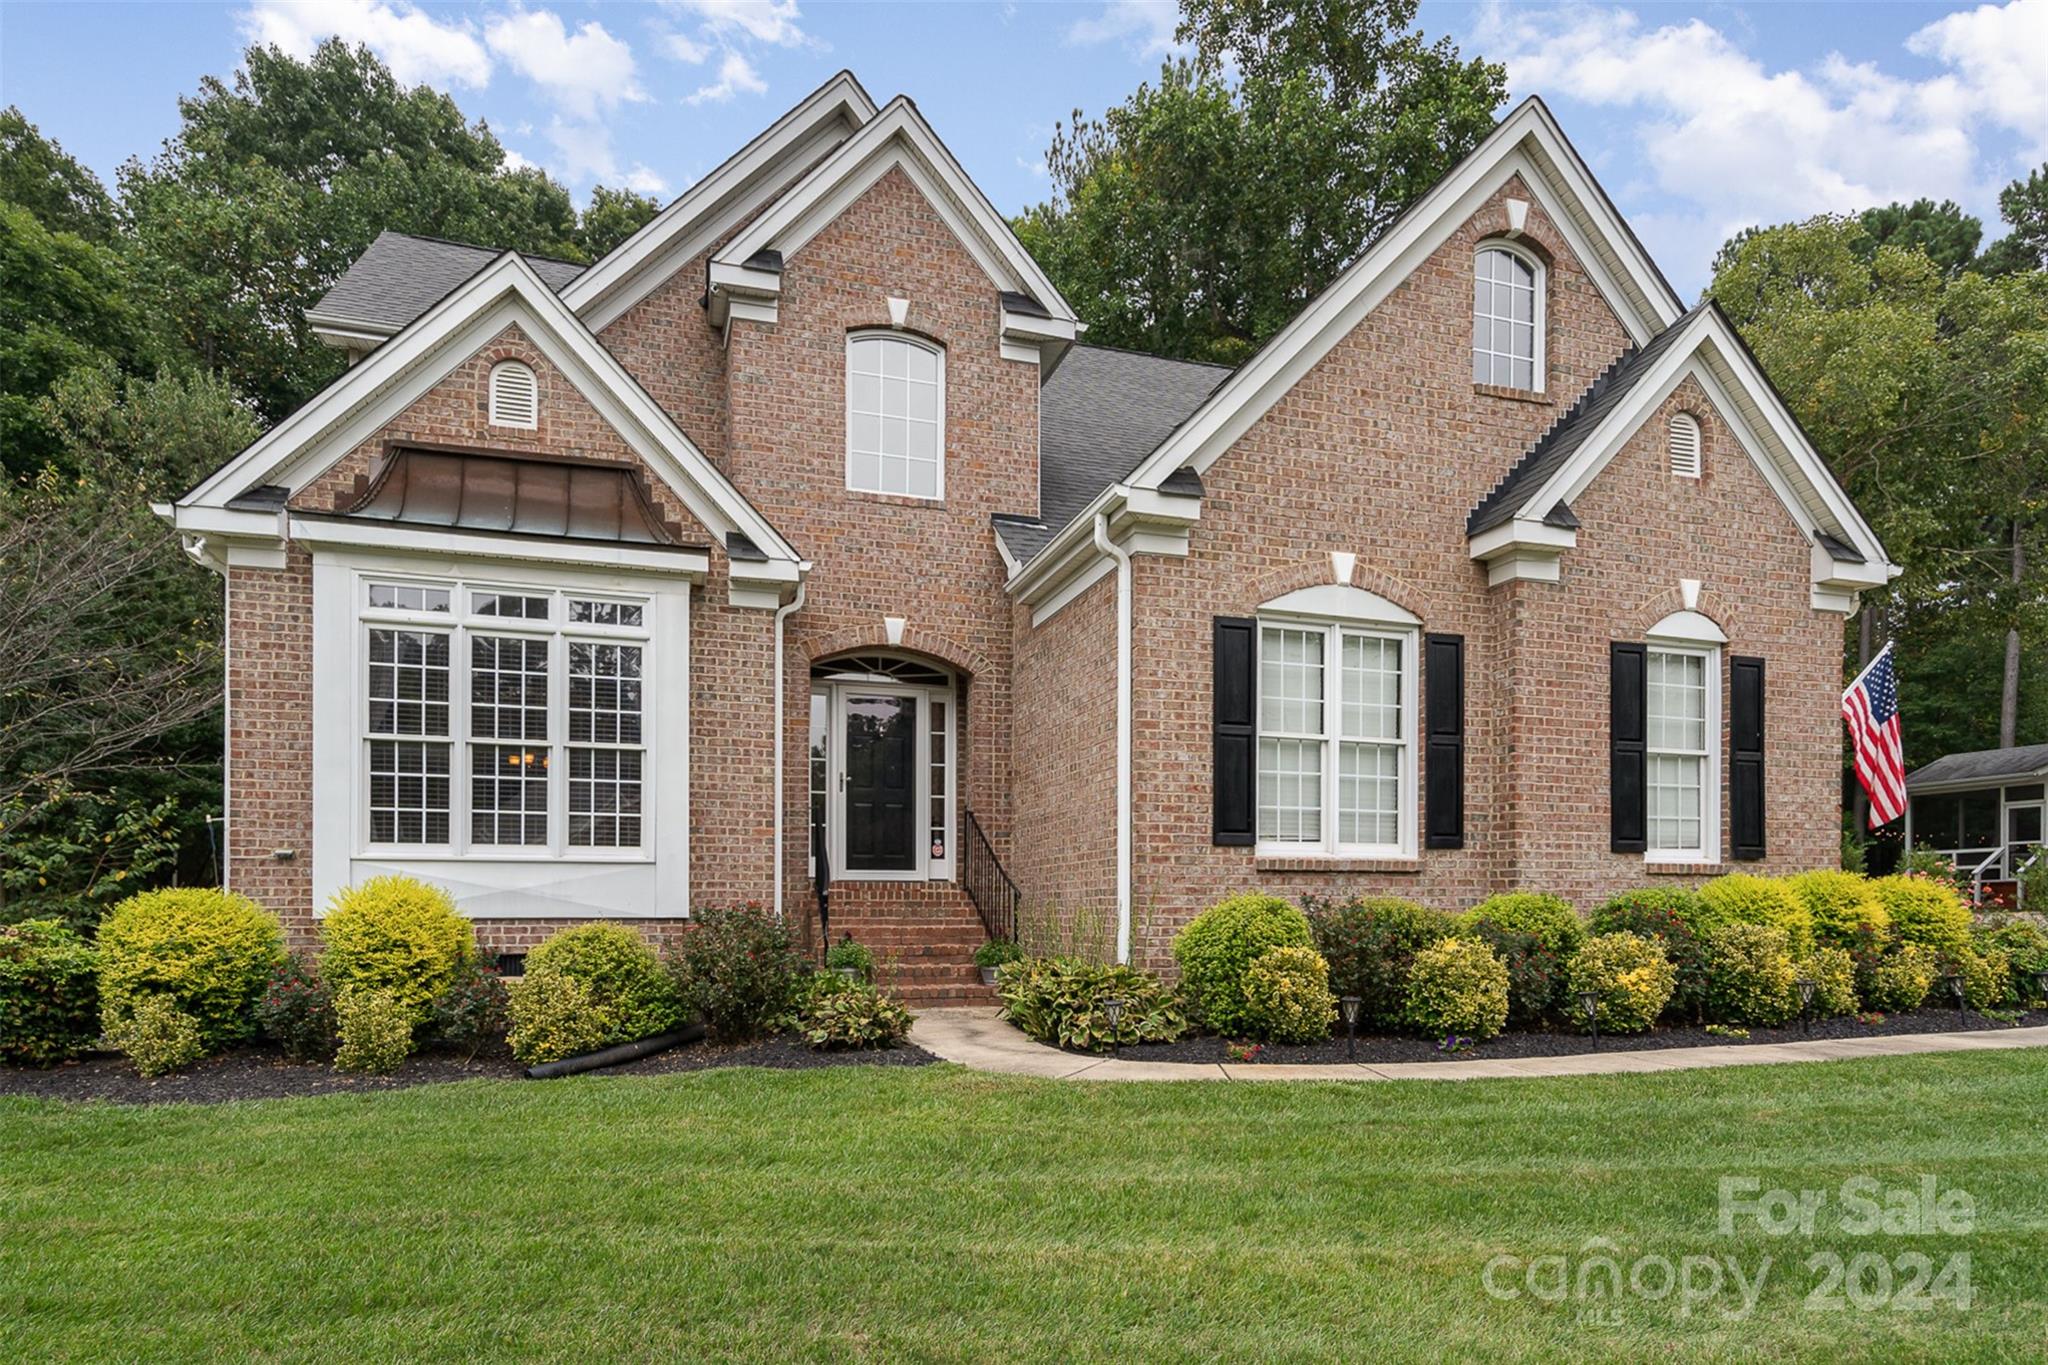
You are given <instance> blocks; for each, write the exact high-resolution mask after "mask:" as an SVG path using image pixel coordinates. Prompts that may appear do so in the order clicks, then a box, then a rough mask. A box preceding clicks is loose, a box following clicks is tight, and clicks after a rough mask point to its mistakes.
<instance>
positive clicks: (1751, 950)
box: [1706, 923, 1799, 1025]
mask: <svg viewBox="0 0 2048 1365" xmlns="http://www.w3.org/2000/svg"><path fill="white" fill-rule="evenodd" d="M1706 948H1707V1013H1708V1014H1710V1015H1711V1016H1713V1018H1714V1019H1715V1020H1716V1021H1717V1022H1719V1023H1723V1024H1758V1025H1771V1024H1782V1023H1784V1022H1785V1021H1786V1020H1787V1019H1790V1018H1791V1017H1792V1016H1793V1014H1794V1013H1795V1012H1797V1010H1798V1009H1799V992H1798V988H1797V987H1796V986H1794V985H1793V982H1794V981H1796V980H1797V979H1798V972H1797V971H1796V970H1795V969H1794V968H1793V966H1792V947H1791V940H1790V938H1789V937H1788V936H1787V935H1786V933H1785V931H1784V930H1783V929H1780V928H1777V927H1776V926H1774V925H1768V924H1742V923H1736V924H1724V925H1722V926H1720V927H1719V928H1717V929H1709V930H1708V931H1707V934H1706Z"/></svg>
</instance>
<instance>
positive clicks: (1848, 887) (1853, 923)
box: [1784, 868, 1891, 952]
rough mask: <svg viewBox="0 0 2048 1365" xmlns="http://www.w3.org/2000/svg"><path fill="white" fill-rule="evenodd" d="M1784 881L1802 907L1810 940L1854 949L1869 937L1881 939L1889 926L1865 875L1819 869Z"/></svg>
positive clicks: (1886, 915) (1830, 946)
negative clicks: (1810, 935) (1809, 929)
mask: <svg viewBox="0 0 2048 1365" xmlns="http://www.w3.org/2000/svg"><path fill="white" fill-rule="evenodd" d="M1784 884H1785V889H1786V890H1787V891H1790V892H1791V893H1792V895H1793V898H1794V899H1795V900H1797V901H1798V902H1799V903H1800V904H1801V905H1803V906H1805V907H1806V914H1807V918H1808V919H1810V920H1811V921H1812V923H1813V939H1814V942H1816V943H1818V944H1821V945H1822V946H1824V947H1828V948H1843V949H1847V950H1849V951H1851V952H1854V951H1855V950H1856V948H1857V947H1858V946H1860V945H1861V944H1863V943H1864V942H1866V941H1867V940H1869V939H1870V938H1872V937H1876V938H1879V939H1882V938H1883V937H1884V936H1885V934H1886V932H1887V931H1888V930H1889V929H1890V927H1891V916H1890V915H1888V914H1886V913H1885V909H1884V902H1882V901H1880V900H1879V899H1878V898H1877V893H1876V892H1874V891H1872V890H1871V889H1870V881H1869V879H1868V878H1866V877H1859V876H1857V875H1856V874H1855V873H1853V872H1836V871H1833V870H1830V869H1826V868H1823V869H1821V870H1820V871H1816V872H1801V873H1798V874H1797V875H1795V876H1791V877H1787V878H1785V883H1784Z"/></svg>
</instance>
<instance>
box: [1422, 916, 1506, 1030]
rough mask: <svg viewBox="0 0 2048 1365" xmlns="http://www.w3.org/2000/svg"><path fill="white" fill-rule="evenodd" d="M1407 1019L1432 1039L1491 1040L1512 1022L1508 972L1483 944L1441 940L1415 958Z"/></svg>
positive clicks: (1463, 939) (1460, 939)
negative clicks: (1432, 1037)
mask: <svg viewBox="0 0 2048 1365" xmlns="http://www.w3.org/2000/svg"><path fill="white" fill-rule="evenodd" d="M1403 1017H1404V1018H1405V1019H1406V1021H1407V1023H1408V1025H1409V1027H1411V1028H1414V1029H1417V1030H1419V1031H1420V1032H1422V1033H1425V1034H1429V1035H1432V1036H1443V1035H1447V1034H1456V1035H1458V1036H1459V1037H1461V1038H1472V1039H1483V1038H1491V1037H1493V1036H1494V1035H1495V1034H1496V1033H1499V1032H1500V1031H1501V1029H1502V1028H1503V1027H1505V1026H1506V1024H1507V1020H1508V969H1507V967H1506V966H1505V965H1504V964H1503V963H1502V962H1501V960H1500V958H1498V957H1496V956H1495V955H1494V951H1493V949H1492V948H1490V947H1488V946H1487V944H1486V943H1485V941H1484V940H1482V939H1478V938H1468V937H1464V936H1458V937H1453V938H1446V939H1440V940H1438V941H1437V942H1435V943H1432V944H1430V945H1429V946H1428V947H1426V948H1424V949H1422V950H1421V951H1420V952H1418V953H1416V954H1415V962H1414V966H1413V969H1412V970H1411V971H1410V972H1409V974H1408V996H1407V1001H1406V1008H1405V1010H1404V1013H1403Z"/></svg>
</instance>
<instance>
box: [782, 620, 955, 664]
mask: <svg viewBox="0 0 2048 1365" xmlns="http://www.w3.org/2000/svg"><path fill="white" fill-rule="evenodd" d="M795 643H796V647H797V648H798V649H799V650H801V651H802V652H803V654H804V657H805V659H806V660H807V661H808V662H810V663H819V662H822V661H824V660H826V659H830V658H832V657H833V656H835V655H839V654H859V653H865V652H869V651H879V652H881V653H885V654H921V655H923V656H925V657H926V658H928V659H931V660H932V661H933V662H935V663H939V664H942V665H944V666H945V667H946V668H949V669H951V670H952V671H953V672H955V673H957V674H960V675H962V676H963V677H970V678H973V677H981V678H986V677H989V676H990V675H992V674H993V673H994V672H995V665H994V663H992V662H991V661H990V660H989V658H988V656H987V655H985V654H983V653H982V652H981V651H980V650H977V649H973V648H970V647H969V646H967V645H964V644H961V643H960V642H959V641H957V640H955V639H953V638H951V637H950V636H947V635H942V634H940V633H939V632H938V631H935V630H927V629H925V628H924V627H922V626H919V625H916V624H915V623H908V622H907V623H905V625H904V627H903V638H902V639H901V640H900V641H898V642H896V643H893V644H892V643H890V640H889V633H888V627H887V626H885V625H884V624H883V623H882V622H881V621H880V620H877V621H875V622H874V623H873V624H872V625H864V626H849V627H846V628H843V629H840V630H835V631H832V632H831V633H829V634H826V635H822V636H799V637H798V638H797V640H796V642H795Z"/></svg>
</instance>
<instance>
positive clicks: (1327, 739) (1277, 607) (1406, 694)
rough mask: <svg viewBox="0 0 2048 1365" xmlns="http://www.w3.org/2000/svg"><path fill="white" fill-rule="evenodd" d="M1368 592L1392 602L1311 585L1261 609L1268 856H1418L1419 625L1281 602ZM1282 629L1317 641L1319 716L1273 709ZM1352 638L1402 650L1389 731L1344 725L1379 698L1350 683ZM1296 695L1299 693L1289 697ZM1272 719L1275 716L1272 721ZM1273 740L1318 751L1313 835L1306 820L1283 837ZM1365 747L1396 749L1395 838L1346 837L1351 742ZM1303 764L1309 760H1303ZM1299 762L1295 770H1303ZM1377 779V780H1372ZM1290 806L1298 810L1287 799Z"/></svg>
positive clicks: (1261, 819) (1261, 846)
mask: <svg viewBox="0 0 2048 1365" xmlns="http://www.w3.org/2000/svg"><path fill="white" fill-rule="evenodd" d="M1350 598H1356V599H1363V600H1366V601H1369V602H1372V603H1374V604H1379V605H1384V606H1386V607H1389V608H1391V604H1383V603H1380V602H1379V599H1376V598H1373V596H1372V595H1371V594H1367V593H1364V592H1362V591H1360V590H1358V589H1351V588H1330V589H1310V590H1307V591H1306V592H1304V593H1297V594H1289V597H1288V598H1282V599H1277V600H1276V602H1275V603H1269V604H1267V606H1266V607H1263V608H1261V610H1260V612H1259V616H1258V622H1259V635H1258V649H1259V659H1258V678H1259V714H1258V749H1257V755H1258V769H1259V771H1258V777H1257V805H1258V810H1257V814H1256V819H1257V839H1256V845H1255V848H1254V852H1255V854H1256V855H1257V856H1259V857H1269V858H1314V857H1329V858H1400V859H1412V858H1414V857H1415V856H1416V853H1415V847H1416V823H1417V822H1416V723H1417V719H1418V717H1417V712H1416V697H1417V691H1416V685H1417V674H1418V672H1419V658H1418V650H1419V647H1420V643H1421V632H1420V630H1419V629H1418V628H1417V627H1416V626H1413V625H1408V624H1389V623H1387V622H1384V621H1376V620H1369V619H1357V620H1353V619H1336V618H1317V617H1310V616H1301V615H1295V614H1292V613H1290V612H1288V611H1286V610H1284V609H1281V607H1282V604H1286V603H1288V602H1289V601H1290V599H1292V600H1294V601H1298V602H1301V603H1302V604H1303V605H1312V604H1314V603H1315V602H1317V601H1318V600H1327V601H1331V602H1345V601H1347V599H1350ZM1396 613H1398V614H1399V615H1400V616H1406V615H1407V613H1405V612H1400V610H1399V609H1398V608H1391V610H1390V611H1388V612H1387V613H1386V614H1387V615H1390V616H1391V615H1395V614H1396ZM1282 632H1288V633H1293V634H1294V635H1295V636H1296V638H1299V637H1301V636H1303V635H1305V636H1306V637H1307V638H1308V639H1311V640H1314V641H1317V642H1319V647H1320V663H1319V664H1318V665H1317V668H1318V671H1319V673H1320V680H1321V698H1320V701H1319V702H1317V703H1316V706H1317V709H1318V710H1319V711H1320V716H1319V717H1311V716H1307V715H1305V714H1302V713H1300V712H1299V710H1297V714H1295V715H1293V716H1289V717H1276V716H1275V715H1274V712H1273V711H1271V710H1269V708H1268V700H1269V698H1268V695H1267V692H1268V672H1267V663H1268V649H1269V648H1270V647H1271V645H1272V644H1273V643H1274V642H1275V641H1276V640H1277V639H1278V638H1279V637H1280V634H1281V633H1282ZM1347 640H1359V641H1387V642H1391V643H1393V644H1394V645H1395V646H1397V647H1398V649H1399V651H1400V676H1399V681H1398V684H1397V690H1396V695H1397V702H1396V710H1397V724H1396V727H1395V728H1396V733H1395V734H1394V735H1392V736H1384V735H1371V734H1350V733H1348V732H1347V725H1346V713H1347V710H1348V709H1349V708H1351V707H1356V706H1360V705H1366V706H1374V705H1378V704H1379V703H1378V702H1377V701H1376V700H1375V699H1372V698H1365V697H1358V696H1354V695H1352V688H1353V682H1352V680H1351V679H1350V678H1349V676H1348V675H1349V672H1350V670H1349V669H1347V668H1346V667H1345V661H1344V651H1345V642H1346V641H1347ZM1286 700H1288V701H1295V700H1297V699H1295V698H1287V699H1286ZM1269 719H1271V720H1274V721H1275V722H1276V723H1274V724H1271V725H1269V723H1268V722H1269ZM1288 720H1293V721H1301V722H1304V723H1303V724H1299V725H1293V724H1285V723H1280V722H1284V721H1288ZM1269 742H1270V743H1271V744H1273V745H1276V746H1280V745H1313V746H1315V750H1314V751H1315V752H1316V753H1317V754H1318V756H1319V771H1318V772H1317V774H1316V793H1317V796H1318V799H1319V802H1320V804H1319V806H1318V808H1317V809H1318V812H1319V819H1318V822H1317V824H1318V828H1317V829H1316V831H1315V833H1316V837H1314V838H1304V837H1300V836H1301V834H1302V830H1301V826H1300V825H1299V824H1297V825H1296V828H1295V830H1294V834H1295V836H1296V837H1292V838H1288V837H1280V833H1281V831H1280V829H1279V828H1278V827H1277V822H1276V821H1274V820H1270V819H1269V814H1271V813H1273V812H1275V811H1276V810H1277V809H1278V807H1277V805H1276V803H1275V801H1274V800H1273V798H1274V796H1275V795H1276V794H1277V793H1276V792H1275V791H1274V789H1273V788H1272V787H1271V786H1269V783H1270V782H1271V780H1272V779H1273V777H1274V776H1275V774H1274V772H1273V771H1272V769H1271V768H1270V767H1269V764H1268V755H1269V752H1271V751H1269V748H1268V744H1269ZM1354 746H1360V747H1365V748H1370V749H1376V750H1380V751H1385V750H1388V749H1391V750H1393V751H1394V754H1395V773H1394V776H1393V781H1394V783H1395V792H1396V800H1397V803H1398V804H1397V809H1396V812H1395V837H1394V839H1393V840H1392V842H1387V841H1362V840H1347V839H1345V838H1344V837H1343V836H1344V833H1345V830H1344V825H1345V808H1344V805H1343V795H1344V787H1345V777H1346V774H1345V754H1346V750H1347V749H1348V748H1351V747H1354ZM1301 766H1303V767H1305V766H1306V765H1301ZM1299 770H1300V769H1299V768H1297V769H1295V771H1297V772H1298V771H1299ZM1373 780H1378V779H1373ZM1288 809H1294V807H1292V806H1290V807H1288Z"/></svg>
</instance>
